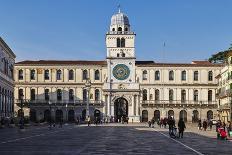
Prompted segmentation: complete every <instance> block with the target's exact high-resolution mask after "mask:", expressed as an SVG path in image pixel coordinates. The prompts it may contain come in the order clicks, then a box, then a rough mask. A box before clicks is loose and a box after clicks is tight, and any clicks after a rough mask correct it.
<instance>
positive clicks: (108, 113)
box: [107, 95, 111, 116]
mask: <svg viewBox="0 0 232 155" xmlns="http://www.w3.org/2000/svg"><path fill="white" fill-rule="evenodd" d="M110 98H111V97H110V95H108V96H107V116H110V113H111V112H110V110H111V109H110Z"/></svg>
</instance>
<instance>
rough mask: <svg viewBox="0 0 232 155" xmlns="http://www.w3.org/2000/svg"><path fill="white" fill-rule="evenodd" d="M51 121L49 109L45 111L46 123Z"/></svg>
mask: <svg viewBox="0 0 232 155" xmlns="http://www.w3.org/2000/svg"><path fill="white" fill-rule="evenodd" d="M50 120H51V112H50V110H48V109H47V110H45V111H44V121H45V122H50Z"/></svg>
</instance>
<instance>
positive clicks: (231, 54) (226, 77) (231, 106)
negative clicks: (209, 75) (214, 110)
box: [216, 49, 232, 123]
mask: <svg viewBox="0 0 232 155" xmlns="http://www.w3.org/2000/svg"><path fill="white" fill-rule="evenodd" d="M216 79H218V91H217V93H216V96H217V99H218V106H219V107H218V112H219V119H220V120H221V121H222V122H225V123H228V122H230V121H231V118H232V98H231V97H232V91H231V90H232V81H231V79H232V50H231V49H230V50H229V51H228V52H227V54H226V61H225V64H224V67H223V68H222V69H221V72H220V74H218V75H217V76H216Z"/></svg>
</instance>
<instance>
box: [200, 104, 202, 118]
mask: <svg viewBox="0 0 232 155" xmlns="http://www.w3.org/2000/svg"><path fill="white" fill-rule="evenodd" d="M201 106H202V101H200V120H201V109H202V108H201Z"/></svg>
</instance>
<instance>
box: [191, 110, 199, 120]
mask: <svg viewBox="0 0 232 155" xmlns="http://www.w3.org/2000/svg"><path fill="white" fill-rule="evenodd" d="M198 121H199V112H198V111H197V110H193V118H192V122H193V123H197V122H198Z"/></svg>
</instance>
